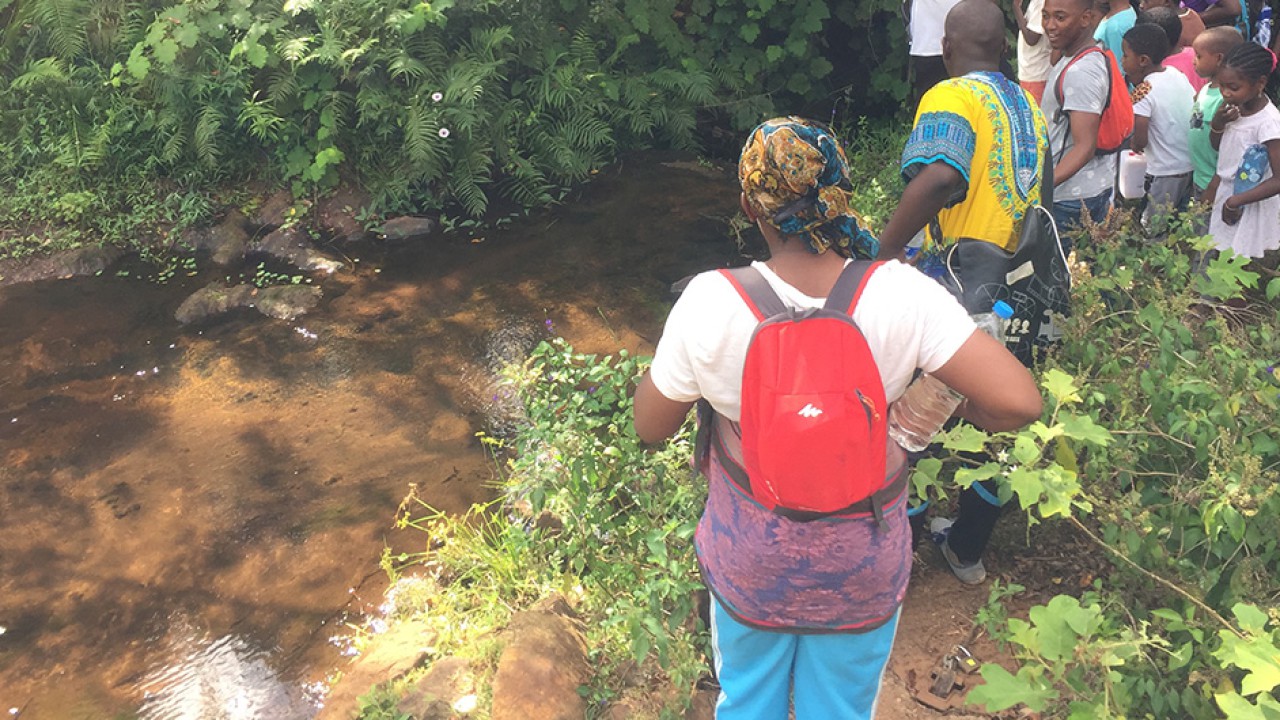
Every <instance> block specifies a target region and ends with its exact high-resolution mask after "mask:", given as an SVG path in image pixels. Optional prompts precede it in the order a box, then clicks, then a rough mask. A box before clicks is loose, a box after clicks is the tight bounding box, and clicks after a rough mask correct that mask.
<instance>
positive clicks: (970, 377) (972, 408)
mask: <svg viewBox="0 0 1280 720" xmlns="http://www.w3.org/2000/svg"><path fill="white" fill-rule="evenodd" d="M933 375H934V377H936V378H938V379H939V380H941V381H942V382H944V383H946V384H947V386H949V387H951V388H952V389H954V390H955V391H956V392H958V393H960V394H961V395H964V396H965V401H964V402H962V403H960V407H959V408H958V409H957V411H956V416H957V417H961V418H964V419H965V420H968V421H969V422H971V423H973V424H974V425H977V426H978V427H980V428H982V429H984V430H990V431H992V432H1003V431H1005V430H1017V429H1018V428H1021V427H1024V426H1025V425H1027V424H1029V423H1030V422H1032V421H1033V420H1038V419H1039V418H1040V413H1041V411H1042V409H1043V408H1042V400H1041V398H1040V390H1039V389H1037V388H1036V383H1035V380H1034V379H1032V377H1031V373H1030V372H1029V371H1028V370H1027V369H1026V368H1025V367H1023V366H1022V363H1020V362H1018V360H1017V358H1015V357H1014V356H1013V355H1011V354H1010V353H1009V351H1008V350H1006V349H1005V347H1004V345H1003V344H1002V343H1000V342H998V341H996V340H995V339H994V338H992V337H991V336H990V335H988V334H986V333H984V332H982V331H981V330H975V331H974V332H973V335H970V336H969V339H968V340H966V341H965V343H964V344H963V345H961V346H960V349H959V350H957V351H956V354H955V355H952V356H951V359H950V360H948V361H947V362H946V364H944V365H943V366H942V367H940V368H938V369H937V371H936V372H934V373H933Z"/></svg>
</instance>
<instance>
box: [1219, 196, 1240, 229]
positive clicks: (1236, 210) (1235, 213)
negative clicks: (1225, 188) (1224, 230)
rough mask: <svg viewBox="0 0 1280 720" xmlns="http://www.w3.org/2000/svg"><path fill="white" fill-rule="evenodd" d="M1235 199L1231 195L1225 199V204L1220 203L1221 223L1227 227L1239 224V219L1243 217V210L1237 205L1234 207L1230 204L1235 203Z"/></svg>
mask: <svg viewBox="0 0 1280 720" xmlns="http://www.w3.org/2000/svg"><path fill="white" fill-rule="evenodd" d="M1235 199H1236V198H1235V196H1234V195H1233V196H1231V197H1229V198H1227V200H1226V202H1224V203H1222V222H1224V223H1226V224H1228V225H1235V224H1236V223H1238V222H1240V217H1241V216H1242V215H1244V208H1242V207H1240V206H1239V204H1237V205H1235V206H1233V205H1232V203H1233V202H1235Z"/></svg>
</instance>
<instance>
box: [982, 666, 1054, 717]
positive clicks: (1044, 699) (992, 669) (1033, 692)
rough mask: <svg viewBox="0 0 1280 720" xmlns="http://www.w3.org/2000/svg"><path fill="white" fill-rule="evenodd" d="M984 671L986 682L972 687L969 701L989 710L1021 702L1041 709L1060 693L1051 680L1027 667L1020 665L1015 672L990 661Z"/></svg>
mask: <svg viewBox="0 0 1280 720" xmlns="http://www.w3.org/2000/svg"><path fill="white" fill-rule="evenodd" d="M980 672H981V673H982V679H983V680H985V681H986V682H985V683H984V684H982V685H979V686H978V687H976V688H974V689H973V690H970V691H969V694H968V696H966V697H965V701H966V702H970V703H973V704H975V705H982V706H983V707H985V708H986V709H987V711H988V712H999V711H1000V710H1007V709H1009V708H1011V707H1013V706H1014V705H1019V704H1022V705H1026V706H1027V707H1029V708H1031V709H1032V710H1035V711H1037V712H1039V711H1040V710H1043V709H1044V708H1045V706H1046V705H1048V703H1049V701H1050V700H1053V699H1054V698H1056V697H1057V696H1058V693H1057V692H1056V691H1055V690H1054V689H1053V688H1052V687H1051V686H1049V684H1048V683H1046V682H1045V681H1044V680H1042V679H1040V678H1037V677H1033V676H1032V674H1031V672H1030V671H1029V670H1028V669H1027V668H1021V669H1019V670H1018V674H1017V675H1016V676H1014V675H1011V674H1009V671H1008V670H1005V669H1004V668H1003V667H1001V666H1000V665H996V664H995V663H987V664H986V665H983V666H982V670H981V671H980Z"/></svg>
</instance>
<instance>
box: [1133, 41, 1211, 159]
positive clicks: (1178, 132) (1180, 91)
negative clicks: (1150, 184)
mask: <svg viewBox="0 0 1280 720" xmlns="http://www.w3.org/2000/svg"><path fill="white" fill-rule="evenodd" d="M1144 85H1146V86H1149V89H1147V90H1146V91H1145V93H1144V91H1143V86H1144ZM1134 94H1135V95H1140V96H1141V97H1140V99H1139V100H1138V101H1137V102H1135V103H1134V104H1133V114H1134V115H1136V116H1139V117H1145V118H1148V119H1150V123H1149V124H1148V126H1147V147H1146V149H1145V150H1144V151H1143V153H1142V154H1143V155H1145V156H1146V158H1147V174H1148V175H1151V176H1152V177H1167V176H1169V175H1182V174H1183V173H1189V172H1191V169H1192V165H1191V149H1190V146H1189V145H1188V144H1187V136H1188V134H1189V133H1190V131H1191V110H1192V108H1193V107H1194V106H1195V102H1196V92H1195V90H1193V89H1191V83H1189V82H1187V78H1186V76H1184V75H1183V74H1182V73H1180V72H1178V71H1177V70H1175V69H1173V68H1168V67H1167V68H1165V69H1163V70H1161V71H1160V72H1154V73H1151V74H1150V75H1148V76H1147V78H1146V80H1144V81H1143V82H1142V83H1140V84H1139V85H1138V89H1137V90H1136V91H1135V93H1134Z"/></svg>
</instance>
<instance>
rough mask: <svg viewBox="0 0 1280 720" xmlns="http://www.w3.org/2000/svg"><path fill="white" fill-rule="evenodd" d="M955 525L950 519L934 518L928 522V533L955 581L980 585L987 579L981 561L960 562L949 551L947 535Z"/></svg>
mask: <svg viewBox="0 0 1280 720" xmlns="http://www.w3.org/2000/svg"><path fill="white" fill-rule="evenodd" d="M954 524H955V520H952V519H951V518H942V517H938V518H934V519H933V520H931V521H929V532H930V533H931V534H932V536H933V542H934V543H936V544H937V545H938V548H939V549H940V550H942V557H943V558H944V559H945V560H946V561H947V565H948V566H950V567H951V572H952V574H954V575H955V576H956V579H957V580H959V581H960V582H962V583H964V584H965V585H980V584H982V581H984V580H986V579H987V568H986V567H984V566H983V564H982V559H981V558H979V559H977V560H975V561H973V562H971V563H963V562H960V558H958V557H956V554H955V553H954V552H952V551H951V545H950V543H949V542H948V541H949V539H950V538H949V537H948V536H949V535H950V533H951V526H952V525H954Z"/></svg>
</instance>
